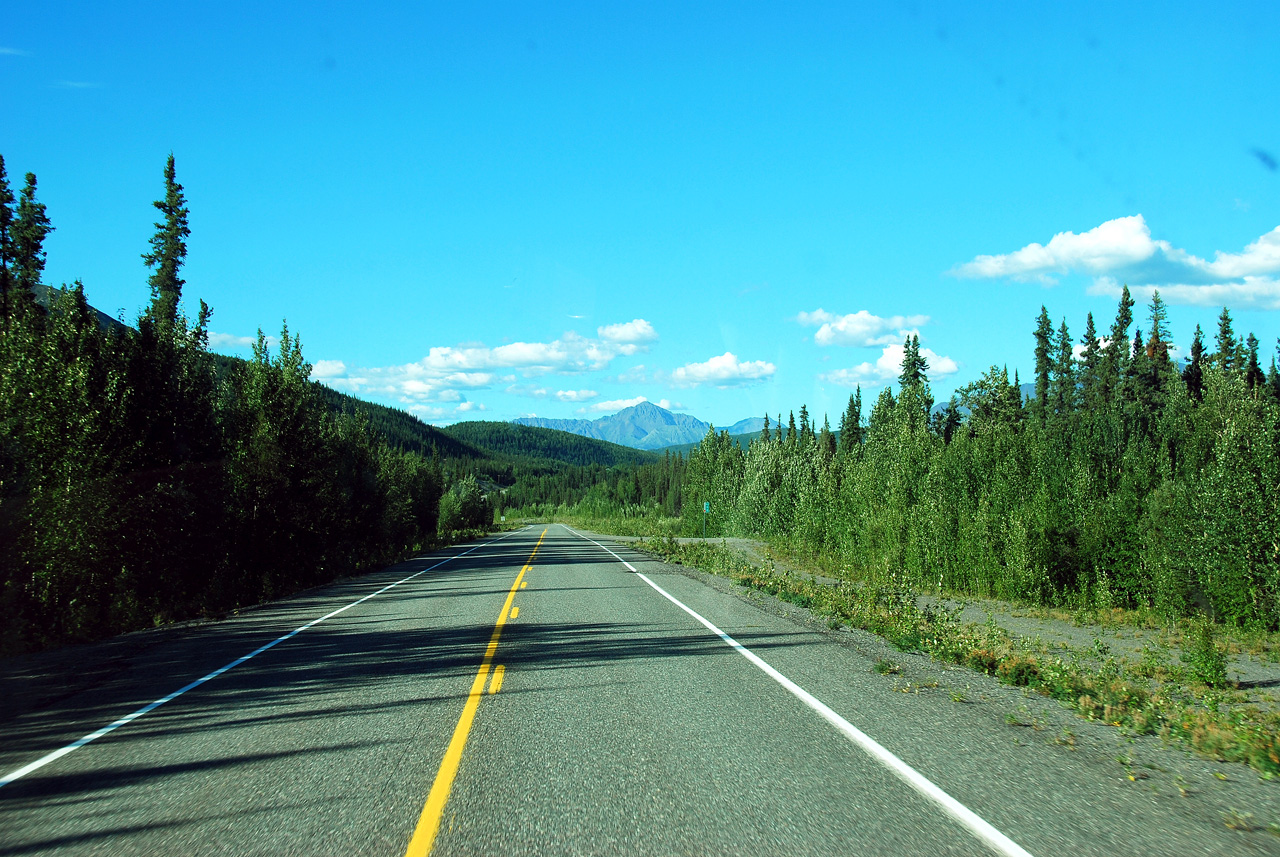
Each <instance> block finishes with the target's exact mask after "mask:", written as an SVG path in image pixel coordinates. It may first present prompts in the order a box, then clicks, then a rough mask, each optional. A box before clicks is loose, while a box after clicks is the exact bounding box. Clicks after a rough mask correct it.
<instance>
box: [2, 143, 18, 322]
mask: <svg viewBox="0 0 1280 857" xmlns="http://www.w3.org/2000/svg"><path fill="white" fill-rule="evenodd" d="M14 200H15V197H14V195H13V191H12V190H11V189H10V188H9V176H8V174H7V173H6V172H5V169H4V155H0V323H3V321H4V320H5V319H7V318H8V317H9V291H10V288H11V285H12V272H11V270H10V269H11V268H12V266H13V234H12V233H13V203H14Z"/></svg>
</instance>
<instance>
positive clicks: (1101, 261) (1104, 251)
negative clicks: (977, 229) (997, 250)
mask: <svg viewBox="0 0 1280 857" xmlns="http://www.w3.org/2000/svg"><path fill="white" fill-rule="evenodd" d="M1166 246H1167V245H1166ZM1158 249H1159V246H1158V243H1157V242H1155V241H1152V240H1151V230H1150V229H1148V228H1147V221H1146V220H1145V219H1144V218H1143V216H1142V215H1141V214H1135V215H1133V216H1132V217H1117V218H1116V219H1115V220H1108V221H1107V222H1106V223H1103V224H1102V225H1101V226H1096V227H1094V228H1093V229H1090V230H1089V231H1088V232H1084V233H1081V234H1079V235H1077V234H1076V233H1074V232H1059V233H1058V234H1057V235H1055V236H1053V238H1052V239H1050V240H1049V243H1048V244H1047V245H1041V244H1035V243H1032V244H1028V245H1027V246H1026V247H1023V248H1022V249H1021V250H1016V251H1014V252H1013V253H1005V254H1002V255H997V256H978V257H976V258H974V260H973V261H972V262H966V263H965V264H963V265H958V266H956V268H955V269H954V271H953V273H955V274H956V275H957V276H960V277H973V278H983V279H992V278H996V277H1009V278H1011V279H1014V280H1022V281H1028V280H1035V281H1038V282H1042V283H1052V282H1054V279H1053V277H1052V275H1053V274H1065V273H1067V272H1068V271H1072V270H1083V271H1086V272H1089V273H1102V272H1104V271H1110V270H1114V269H1115V268H1117V267H1122V266H1127V265H1133V264H1135V263H1137V262H1141V261H1144V260H1146V259H1149V258H1150V257H1151V256H1153V255H1154V254H1155V253H1156V251H1157V250H1158Z"/></svg>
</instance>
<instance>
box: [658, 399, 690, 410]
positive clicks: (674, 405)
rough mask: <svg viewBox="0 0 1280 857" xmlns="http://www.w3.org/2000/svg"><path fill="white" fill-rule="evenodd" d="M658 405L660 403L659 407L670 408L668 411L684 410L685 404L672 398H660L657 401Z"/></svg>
mask: <svg viewBox="0 0 1280 857" xmlns="http://www.w3.org/2000/svg"><path fill="white" fill-rule="evenodd" d="M657 405H658V407H660V408H663V409H664V410H668V411H683V410H684V405H683V404H681V403H680V402H673V401H671V400H670V399H659V400H658V402H657Z"/></svg>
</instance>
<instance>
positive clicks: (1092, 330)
mask: <svg viewBox="0 0 1280 857" xmlns="http://www.w3.org/2000/svg"><path fill="white" fill-rule="evenodd" d="M1080 344H1081V345H1083V346H1084V353H1083V354H1082V355H1081V356H1082V357H1083V358H1084V359H1083V363H1084V366H1083V367H1082V368H1081V372H1080V395H1081V396H1082V397H1083V398H1084V401H1085V405H1086V406H1087V407H1093V406H1094V398H1095V397H1096V396H1097V394H1098V385H1099V383H1100V382H1101V377H1100V373H1101V371H1102V352H1101V350H1100V348H1099V347H1098V329H1097V328H1096V327H1094V324H1093V313H1089V316H1088V319H1087V320H1086V321H1085V327H1084V338H1083V339H1081V340H1080Z"/></svg>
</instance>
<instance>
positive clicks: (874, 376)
mask: <svg viewBox="0 0 1280 857" xmlns="http://www.w3.org/2000/svg"><path fill="white" fill-rule="evenodd" d="M903 351H904V349H903V347H902V344H901V343H894V344H893V345H886V346H885V347H884V350H883V351H881V352H880V356H879V357H877V358H876V361H875V362H874V363H869V362H868V363H859V364H858V365H857V366H852V367H850V368H848V369H836V370H835V371H833V372H825V373H823V374H821V375H819V376H818V377H819V378H821V379H822V380H824V381H829V382H830V383H832V384H839V385H840V386H842V387H854V386H856V385H858V384H885V383H889V382H892V381H895V380H897V378H898V375H899V374H901V372H902V357H903ZM920 356H921V357H923V358H924V359H925V361H926V362H928V364H929V369H928V370H927V373H926V374H928V376H929V377H930V378H931V379H937V378H945V377H946V376H947V375H953V374H955V373H956V372H958V371H959V370H960V367H959V366H957V365H956V361H954V360H952V359H951V358H950V357H944V356H942V355H941V354H935V353H934V352H933V351H932V350H930V349H928V348H921V349H920Z"/></svg>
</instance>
